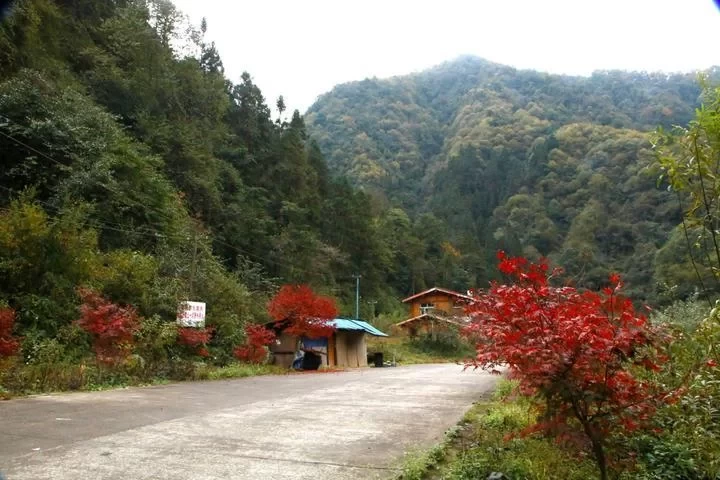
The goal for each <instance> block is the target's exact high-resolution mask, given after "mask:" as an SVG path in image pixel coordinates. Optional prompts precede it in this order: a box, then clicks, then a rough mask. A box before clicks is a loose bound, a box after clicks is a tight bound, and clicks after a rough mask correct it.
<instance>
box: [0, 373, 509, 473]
mask: <svg viewBox="0 0 720 480" xmlns="http://www.w3.org/2000/svg"><path fill="white" fill-rule="evenodd" d="M495 380H496V378H495V377H491V376H489V375H487V374H484V373H479V372H470V371H466V372H463V371H462V368H461V367H459V366H457V365H451V364H445V365H417V366H410V367H397V368H382V369H380V368H378V369H374V368H368V369H361V370H355V371H349V372H341V373H312V374H292V375H282V376H264V377H254V378H246V379H237V380H226V381H215V382H184V383H176V384H171V385H162V386H155V387H146V388H128V389H122V390H112V391H106V392H89V393H69V394H58V395H46V396H35V397H30V398H24V399H16V400H10V401H6V402H0V472H2V473H4V474H5V476H6V477H7V480H39V479H47V480H85V479H87V480H90V479H92V480H99V479H107V480H111V479H112V480H115V479H117V480H120V479H122V480H128V479H130V480H144V479H147V480H166V479H167V480H183V479H187V480H204V479H207V480H210V479H213V480H215V479H239V480H244V479H248V480H249V479H253V480H257V479H266V478H267V479H285V478H288V479H291V478H292V479H313V480H319V479H325V478H328V479H330V478H331V479H333V480H345V479H368V478H387V477H390V476H392V474H393V473H394V472H395V469H397V467H398V465H399V464H400V463H401V461H402V457H403V454H404V452H406V451H407V450H409V449H414V448H422V447H428V446H430V445H432V444H433V443H435V442H436V441H438V440H439V439H440V438H442V436H443V433H444V432H445V430H447V429H448V428H449V427H451V426H452V425H454V424H455V423H457V421H458V420H459V419H460V418H461V417H462V415H463V413H464V412H465V411H466V410H467V409H468V408H469V407H470V405H471V404H472V402H473V401H475V400H477V399H478V398H480V396H481V395H482V394H483V393H485V392H487V391H489V390H491V389H492V387H493V385H494V383H495Z"/></svg>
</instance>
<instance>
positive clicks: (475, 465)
mask: <svg viewBox="0 0 720 480" xmlns="http://www.w3.org/2000/svg"><path fill="white" fill-rule="evenodd" d="M511 391H512V384H511V383H510V382H507V381H503V382H500V383H499V385H498V388H497V390H496V393H495V394H494V395H493V398H491V399H487V400H484V401H481V402H478V403H476V404H475V405H474V406H473V407H472V408H471V409H470V410H469V411H468V412H467V413H466V414H465V416H464V417H463V420H462V421H461V422H460V424H459V425H458V427H457V429H455V430H454V431H452V432H449V433H448V435H447V436H446V439H445V440H444V441H443V442H442V443H441V444H439V445H437V446H435V447H433V448H432V449H430V450H428V451H426V452H424V453H414V454H411V455H408V457H407V459H406V461H405V462H404V464H403V467H402V471H401V473H400V474H399V475H398V476H397V477H396V479H398V480H478V479H479V480H485V479H487V478H488V477H490V476H491V475H493V474H496V475H498V474H503V475H504V476H502V477H501V476H499V475H498V478H503V479H510V480H556V479H566V480H587V479H592V478H597V470H596V468H595V464H594V463H593V462H592V460H591V459H588V458H585V457H582V456H578V455H573V454H571V453H569V452H567V451H566V450H563V449H562V448H561V447H559V446H557V445H555V444H554V443H553V442H552V441H551V440H548V439H545V438H539V437H525V438H512V439H507V437H508V435H509V434H512V433H516V432H517V431H518V430H520V429H522V428H524V427H526V426H527V425H529V424H530V423H531V422H532V421H533V413H532V412H531V410H530V406H529V404H527V403H526V402H524V401H522V400H520V399H511V398H508V395H509V393H510V392H511ZM491 478H492V477H491Z"/></svg>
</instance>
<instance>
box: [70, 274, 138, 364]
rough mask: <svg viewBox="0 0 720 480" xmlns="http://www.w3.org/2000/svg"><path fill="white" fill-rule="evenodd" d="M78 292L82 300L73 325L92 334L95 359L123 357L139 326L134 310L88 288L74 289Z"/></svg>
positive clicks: (104, 360)
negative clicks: (75, 323) (75, 322)
mask: <svg viewBox="0 0 720 480" xmlns="http://www.w3.org/2000/svg"><path fill="white" fill-rule="evenodd" d="M78 295H80V298H81V299H82V302H83V303H82V305H80V318H79V319H78V320H77V324H78V325H79V326H80V327H81V328H82V329H83V330H85V331H86V332H88V333H89V334H90V336H91V337H92V341H93V349H94V350H95V356H96V358H97V359H98V361H100V362H101V363H106V364H115V363H118V362H120V361H122V360H123V359H125V358H126V357H127V356H128V354H129V353H130V351H131V350H132V347H133V343H134V335H135V332H137V330H138V329H139V328H140V322H139V319H138V315H137V311H136V310H135V309H134V308H133V307H130V306H126V307H121V306H119V305H116V304H114V303H112V302H110V301H109V300H107V299H106V298H104V297H103V296H102V295H100V294H99V293H98V292H96V291H94V290H91V289H88V288H80V289H78Z"/></svg>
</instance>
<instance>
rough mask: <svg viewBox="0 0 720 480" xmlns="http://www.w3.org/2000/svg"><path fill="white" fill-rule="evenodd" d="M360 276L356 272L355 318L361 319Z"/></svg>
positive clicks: (354, 276)
mask: <svg viewBox="0 0 720 480" xmlns="http://www.w3.org/2000/svg"><path fill="white" fill-rule="evenodd" d="M360 277H361V275H358V274H355V275H353V278H354V279H355V320H360Z"/></svg>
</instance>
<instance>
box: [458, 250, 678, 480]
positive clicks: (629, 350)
mask: <svg viewBox="0 0 720 480" xmlns="http://www.w3.org/2000/svg"><path fill="white" fill-rule="evenodd" d="M498 259H499V265H498V268H499V270H500V271H501V272H502V273H504V274H505V275H507V277H508V278H509V279H510V280H511V282H509V284H500V283H498V282H495V283H493V284H492V285H491V287H490V289H489V290H488V291H487V292H481V293H478V294H477V295H476V296H475V298H474V300H473V301H472V302H471V303H470V305H469V306H468V308H467V312H468V314H469V315H470V316H471V318H472V322H471V324H470V326H469V327H468V333H469V334H470V335H471V336H473V337H474V338H479V339H480V340H479V342H478V344H477V357H476V358H475V360H474V361H472V362H470V363H469V364H468V366H472V367H481V368H485V369H488V370H490V371H492V372H495V373H500V371H498V370H497V368H498V367H499V366H501V365H507V366H508V369H509V373H510V376H511V377H512V378H514V379H517V380H518V382H519V384H520V391H521V392H522V393H524V394H525V395H526V396H528V398H531V399H533V400H535V406H536V408H537V409H538V410H539V411H540V416H539V418H538V421H537V422H536V423H534V424H533V425H531V426H530V427H528V428H527V429H525V431H524V433H526V434H530V433H534V432H543V433H545V434H547V435H550V436H552V437H554V438H555V439H556V440H557V441H561V442H564V443H572V444H573V445H575V446H577V447H580V448H584V449H585V450H587V451H588V452H589V453H591V454H592V455H593V457H594V458H595V461H596V463H597V466H598V470H599V474H600V478H601V479H603V480H605V479H607V478H608V475H609V473H608V463H609V461H612V460H614V459H612V457H609V456H608V453H609V449H610V447H611V446H613V445H612V444H611V439H612V436H613V433H616V432H622V433H625V432H630V431H635V430H637V429H638V428H640V427H641V426H643V425H644V424H647V423H648V420H649V418H650V417H651V415H652V414H653V413H654V411H655V409H656V407H657V406H658V405H660V404H662V403H663V402H664V401H666V400H667V399H668V398H669V397H668V395H667V393H668V392H667V391H666V389H665V388H664V387H663V386H662V385H661V384H659V383H657V382H655V381H653V379H652V372H655V371H659V370H660V366H659V362H660V361H661V360H663V359H664V352H663V351H662V350H663V348H662V345H661V343H660V342H659V341H658V340H659V338H662V337H661V336H660V335H659V332H657V331H656V330H655V329H653V328H652V327H651V325H650V324H649V323H648V321H647V319H646V318H645V317H644V316H643V315H641V314H639V313H636V312H635V309H634V307H633V304H632V302H631V301H630V300H629V299H627V298H625V297H623V296H622V294H621V290H622V286H623V285H622V282H621V280H620V276H619V275H616V274H613V275H611V276H610V285H609V286H608V287H606V288H603V289H602V290H601V291H600V292H597V293H596V292H592V291H578V290H577V289H575V288H573V287H569V286H565V287H554V286H552V285H551V284H550V279H551V278H553V277H557V275H558V274H559V273H560V272H559V271H558V270H557V269H556V270H554V271H551V270H550V269H549V266H548V265H547V263H546V262H545V261H542V260H541V261H540V262H539V263H531V262H529V261H528V260H527V259H525V258H522V257H515V258H511V257H508V256H506V255H505V254H504V253H503V252H499V253H498Z"/></svg>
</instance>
